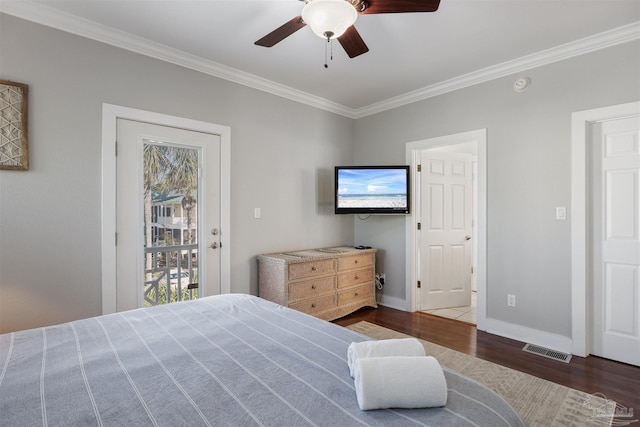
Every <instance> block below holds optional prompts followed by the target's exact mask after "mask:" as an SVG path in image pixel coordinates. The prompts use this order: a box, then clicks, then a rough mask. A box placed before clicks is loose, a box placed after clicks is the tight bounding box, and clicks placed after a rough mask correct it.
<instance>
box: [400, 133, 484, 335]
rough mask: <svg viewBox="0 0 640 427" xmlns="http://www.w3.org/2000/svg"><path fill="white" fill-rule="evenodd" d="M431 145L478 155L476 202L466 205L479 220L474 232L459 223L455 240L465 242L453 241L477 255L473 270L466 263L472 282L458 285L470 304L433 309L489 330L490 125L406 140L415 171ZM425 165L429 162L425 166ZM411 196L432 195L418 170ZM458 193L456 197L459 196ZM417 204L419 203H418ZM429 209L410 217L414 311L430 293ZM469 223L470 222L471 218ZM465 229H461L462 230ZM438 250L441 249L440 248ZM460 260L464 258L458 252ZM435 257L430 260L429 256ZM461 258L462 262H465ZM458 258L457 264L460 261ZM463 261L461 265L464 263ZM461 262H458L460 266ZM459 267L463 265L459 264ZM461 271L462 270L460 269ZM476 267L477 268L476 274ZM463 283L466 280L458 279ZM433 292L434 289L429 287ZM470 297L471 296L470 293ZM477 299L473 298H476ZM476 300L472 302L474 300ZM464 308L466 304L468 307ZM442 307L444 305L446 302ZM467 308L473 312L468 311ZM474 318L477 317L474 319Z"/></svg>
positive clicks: (440, 149)
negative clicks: (425, 245) (425, 243)
mask: <svg viewBox="0 0 640 427" xmlns="http://www.w3.org/2000/svg"><path fill="white" fill-rule="evenodd" d="M425 150H427V151H428V152H431V151H432V150H433V152H440V153H442V152H452V153H455V152H458V153H468V156H470V157H472V158H473V162H471V164H472V165H473V168H471V170H472V171H473V173H474V176H475V178H474V181H473V187H472V189H471V194H473V197H472V198H470V199H471V200H472V202H468V201H467V202H465V203H464V204H465V208H466V210H467V211H468V212H467V213H468V214H469V215H471V212H472V211H471V209H470V207H471V206H469V205H472V206H473V211H474V212H475V217H476V219H475V220H474V222H473V227H472V228H471V232H469V227H464V228H463V227H462V226H461V227H458V228H459V230H458V233H457V234H456V233H454V234H453V235H454V237H455V239H457V240H459V241H460V242H457V240H456V242H454V246H456V250H457V251H458V252H459V253H461V254H462V253H469V252H471V253H472V254H473V261H472V263H471V264H472V265H473V270H471V269H470V267H469V268H467V267H466V266H464V267H462V268H463V269H464V270H465V271H468V275H467V276H468V277H467V278H465V279H464V280H465V281H466V280H468V283H469V284H468V285H464V286H462V285H461V286H458V288H459V290H460V292H462V291H463V289H462V288H464V287H467V286H468V287H467V289H465V291H469V293H468V295H469V303H465V304H464V306H458V307H457V310H455V311H449V310H447V311H441V312H439V313H436V312H434V311H432V313H433V314H436V315H441V314H445V315H446V317H455V318H459V317H462V318H461V319H460V320H462V321H465V322H467V323H475V324H476V326H477V328H478V329H480V330H485V329H486V326H485V323H486V271H487V269H486V241H487V240H486V239H487V238H486V232H487V227H486V160H487V159H486V156H487V154H486V153H487V130H486V129H480V130H476V131H470V132H464V133H460V134H454V135H448V136H444V137H438V138H431V139H428V140H423V141H415V142H411V143H408V144H407V145H406V155H407V161H408V162H410V164H411V166H412V170H413V171H416V169H417V165H418V164H420V162H421V159H422V155H423V152H424V151H425ZM422 167H423V168H424V165H423V166H422ZM412 181H413V182H412V184H414V185H413V186H412V192H413V194H412V197H413V200H414V202H415V201H416V200H420V199H421V198H422V199H424V198H428V197H430V195H429V194H428V193H427V192H426V190H425V189H421V185H420V178H419V177H418V174H417V173H414V174H413V177H412ZM454 197H455V196H454ZM459 197H463V196H462V191H461V190H460V194H459ZM414 206H418V204H417V203H414ZM426 210H427V209H416V210H415V211H414V213H413V214H412V215H410V216H409V217H408V218H407V224H406V233H407V253H408V254H409V256H408V257H407V277H408V278H409V280H408V281H407V282H408V283H407V289H406V294H407V297H408V299H409V300H410V307H409V309H410V310H411V311H421V310H423V309H425V307H424V301H425V298H429V295H428V294H426V295H425V293H426V292H425V289H424V287H423V281H424V280H425V275H428V274H430V273H428V272H425V267H426V266H423V263H424V262H425V256H424V253H422V252H424V249H423V242H422V239H425V238H427V239H428V238H429V237H428V236H426V237H423V233H421V231H422V230H419V228H420V229H422V228H423V224H424V222H425V221H428V218H426V216H425V215H426V214H427V213H426V212H425V211H426ZM468 219H469V223H471V220H470V218H468ZM460 233H462V234H460ZM436 252H437V251H436ZM459 259H460V260H461V259H462V257H459ZM429 262H430V261H429ZM460 262H462V261H460ZM460 262H458V264H460ZM461 265H462V264H461ZM458 267H459V266H458ZM458 267H455V268H456V269H458V270H460V268H458ZM460 271H461V270H460ZM472 272H473V273H472ZM459 282H460V283H463V282H462V279H460V281H459ZM427 292H429V291H427ZM465 298H467V297H465ZM471 298H473V300H472V299H471ZM472 301H473V302H472ZM463 307H464V308H463ZM474 307H475V313H474V314H475V319H474V318H473V317H472V316H473V314H471V313H472V311H473V310H474ZM441 308H443V307H441ZM429 309H430V310H434V309H433V307H429ZM465 313H469V314H468V315H465ZM474 320H475V321H474Z"/></svg>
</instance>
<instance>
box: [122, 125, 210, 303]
mask: <svg viewBox="0 0 640 427" xmlns="http://www.w3.org/2000/svg"><path fill="white" fill-rule="evenodd" d="M116 127H117V141H118V152H117V156H116V209H117V210H116V215H117V217H116V232H117V244H116V266H117V272H116V286H117V289H116V298H117V303H116V304H117V305H116V309H117V311H123V310H129V309H132V308H140V307H145V306H151V305H159V304H167V303H169V302H178V301H185V300H192V299H196V298H198V296H199V295H205V294H206V295H216V294H219V293H220V251H219V250H218V249H219V246H220V244H219V243H220V242H219V240H218V239H219V236H220V233H219V229H220V198H219V195H220V136H219V135H215V134H210V133H204V132H194V131H191V130H185V129H177V128H174V127H169V126H161V125H157V124H150V123H143V122H139V121H133V120H126V119H117V121H116ZM209 230H213V232H214V233H215V234H212V233H207V231H209Z"/></svg>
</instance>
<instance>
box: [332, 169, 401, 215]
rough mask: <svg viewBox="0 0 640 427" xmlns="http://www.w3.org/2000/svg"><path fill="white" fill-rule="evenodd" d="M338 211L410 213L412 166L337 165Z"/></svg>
mask: <svg viewBox="0 0 640 427" xmlns="http://www.w3.org/2000/svg"><path fill="white" fill-rule="evenodd" d="M335 169H336V173H335V213H336V214H408V213H409V166H336V168H335Z"/></svg>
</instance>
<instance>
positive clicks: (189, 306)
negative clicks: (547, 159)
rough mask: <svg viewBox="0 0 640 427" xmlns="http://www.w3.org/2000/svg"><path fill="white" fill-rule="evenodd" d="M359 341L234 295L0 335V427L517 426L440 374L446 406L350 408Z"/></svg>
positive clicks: (505, 412)
mask: <svg viewBox="0 0 640 427" xmlns="http://www.w3.org/2000/svg"><path fill="white" fill-rule="evenodd" d="M365 339H368V338H366V337H363V336H361V335H359V334H357V333H355V332H352V331H350V330H348V329H346V328H342V327H340V326H337V325H334V324H332V323H329V322H325V321H322V320H319V319H316V318H313V317H310V316H307V315H305V314H303V313H299V312H297V311H293V310H290V309H287V308H284V307H281V306H278V305H276V304H273V303H271V302H268V301H265V300H262V299H260V298H257V297H253V296H249V295H239V294H234V295H224V296H216V297H208V298H202V299H200V300H197V301H192V302H185V303H177V304H169V305H164V306H158V307H152V308H145V309H139V310H132V311H128V312H123V313H117V314H113V315H106V316H99V317H96V318H91V319H86V320H80V321H75V322H71V323H65V324H61V325H57V326H51V327H45V328H38V329H32V330H27V331H21V332H16V333H11V334H5V335H0V426H11V427H14V426H136V427H139V426H171V427H176V426H360V425H363V426H395V425H418V426H447V427H450V426H491V427H499V426H524V425H526V423H525V422H524V421H523V420H522V418H521V417H520V416H519V415H518V414H517V413H515V412H514V411H513V409H512V408H511V407H510V406H509V405H508V404H507V403H506V402H505V401H504V400H502V399H501V398H500V397H499V396H497V395H496V394H494V393H493V392H492V391H490V390H489V389H487V388H485V387H484V386H482V385H480V384H478V383H475V382H473V381H471V380H468V379H466V378H464V377H462V376H460V375H458V374H456V373H454V372H449V371H446V372H445V375H446V378H447V383H448V386H449V395H448V403H447V406H446V407H444V408H438V409H419V410H396V409H389V410H380V411H360V410H359V409H358V404H357V401H356V394H355V389H354V384H353V380H352V379H351V377H350V376H349V369H348V367H347V347H348V346H349V344H350V343H351V342H353V341H362V340H365Z"/></svg>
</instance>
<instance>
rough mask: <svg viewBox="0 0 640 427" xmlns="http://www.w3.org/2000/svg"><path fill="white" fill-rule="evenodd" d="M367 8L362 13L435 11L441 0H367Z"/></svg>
mask: <svg viewBox="0 0 640 427" xmlns="http://www.w3.org/2000/svg"><path fill="white" fill-rule="evenodd" d="M366 3H367V8H366V9H365V10H363V11H362V12H360V13H362V14H365V15H366V14H368V13H408V12H435V11H436V10H438V6H440V0H367V2H366Z"/></svg>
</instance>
